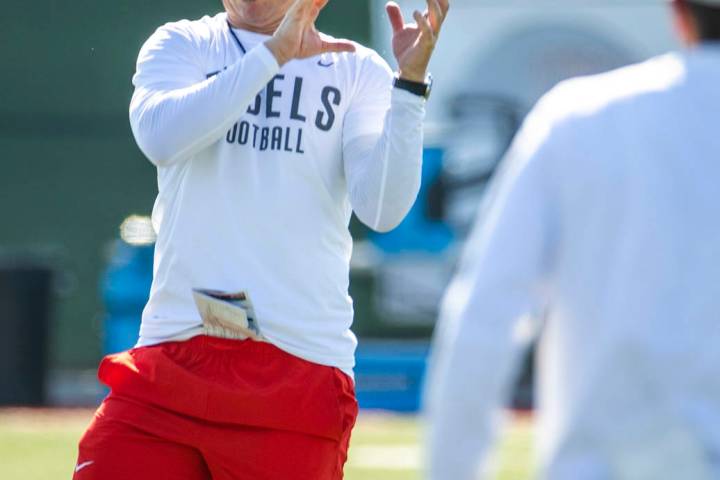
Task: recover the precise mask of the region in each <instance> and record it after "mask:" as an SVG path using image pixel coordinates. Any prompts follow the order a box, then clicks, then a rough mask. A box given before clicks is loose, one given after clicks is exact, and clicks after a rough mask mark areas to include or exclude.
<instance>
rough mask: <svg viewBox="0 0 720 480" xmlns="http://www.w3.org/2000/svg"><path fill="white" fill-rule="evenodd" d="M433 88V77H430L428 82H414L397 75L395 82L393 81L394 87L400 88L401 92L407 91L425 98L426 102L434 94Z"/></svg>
mask: <svg viewBox="0 0 720 480" xmlns="http://www.w3.org/2000/svg"><path fill="white" fill-rule="evenodd" d="M432 86H433V78H432V75H428V77H427V81H425V82H412V81H410V80H404V79H402V78H400V77H399V76H397V75H396V76H395V80H393V87H395V88H399V89H400V90H405V91H407V92H410V93H412V94H414V95H417V96H418V97H423V98H425V100H427V99H428V98H430V94H431V93H432Z"/></svg>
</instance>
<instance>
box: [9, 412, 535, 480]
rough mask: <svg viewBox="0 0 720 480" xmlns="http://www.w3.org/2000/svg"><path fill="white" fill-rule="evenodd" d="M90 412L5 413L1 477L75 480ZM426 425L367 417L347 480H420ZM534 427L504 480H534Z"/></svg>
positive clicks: (516, 439) (508, 455)
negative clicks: (422, 427)
mask: <svg viewBox="0 0 720 480" xmlns="http://www.w3.org/2000/svg"><path fill="white" fill-rule="evenodd" d="M91 415H92V412H91V411H89V410H0V479H2V480H64V479H70V478H71V476H72V474H71V471H72V468H73V466H74V462H75V455H76V443H77V440H78V438H79V436H80V434H81V433H82V431H83V429H84V428H85V426H86V425H87V423H88V421H89V418H90V416H91ZM420 435H421V432H420V425H419V422H418V421H417V419H415V418H414V417H407V416H393V415H378V414H362V415H361V416H360V418H359V419H358V424H357V427H356V429H355V431H354V433H353V441H352V443H351V447H350V459H349V461H348V464H347V467H346V469H345V472H346V475H345V478H346V479H347V480H391V479H392V480H412V479H420V478H421V476H420V471H419V467H420V465H421V464H422V452H421V449H420V443H419V439H420ZM530 435H531V432H530V424H529V422H528V421H527V420H519V421H517V422H515V423H514V424H513V425H511V427H510V428H509V429H508V431H507V432H505V435H504V440H503V445H502V448H501V449H500V453H499V455H500V458H499V461H500V464H501V472H500V476H499V478H500V479H501V480H521V479H527V478H530V475H531V466H530V461H529V459H530V443H531V438H530Z"/></svg>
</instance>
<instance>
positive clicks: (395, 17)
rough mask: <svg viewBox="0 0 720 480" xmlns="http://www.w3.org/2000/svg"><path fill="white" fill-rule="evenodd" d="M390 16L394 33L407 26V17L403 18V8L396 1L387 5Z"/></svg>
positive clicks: (386, 8)
mask: <svg viewBox="0 0 720 480" xmlns="http://www.w3.org/2000/svg"><path fill="white" fill-rule="evenodd" d="M385 10H386V11H387V14H388V18H389V19H390V25H392V29H393V33H398V32H401V31H402V30H403V29H404V28H405V19H404V18H403V14H402V10H400V6H399V5H398V4H397V3H395V2H388V4H387V5H385Z"/></svg>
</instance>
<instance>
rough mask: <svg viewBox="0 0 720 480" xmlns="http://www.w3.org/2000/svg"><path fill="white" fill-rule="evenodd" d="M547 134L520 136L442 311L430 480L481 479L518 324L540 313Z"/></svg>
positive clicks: (547, 235) (543, 123)
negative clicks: (450, 479)
mask: <svg viewBox="0 0 720 480" xmlns="http://www.w3.org/2000/svg"><path fill="white" fill-rule="evenodd" d="M547 125H548V124H547V120H546V119H542V118H537V116H535V118H529V119H528V121H527V122H526V124H525V126H524V127H523V130H522V131H521V133H520V134H519V135H518V138H517V139H516V141H515V143H514V145H513V147H512V148H511V150H510V152H509V154H508V156H507V158H506V159H505V160H504V162H503V164H502V166H501V169H500V171H499V172H498V175H497V177H496V179H495V180H494V181H493V186H492V190H491V193H490V194H489V196H488V198H487V200H486V204H485V205H484V208H481V209H480V213H479V222H478V224H477V225H476V227H475V229H474V231H473V233H472V234H471V236H470V238H469V240H468V243H467V245H466V249H465V252H464V256H463V258H462V260H461V263H460V266H459V271H458V273H457V275H456V277H455V279H454V280H453V282H452V283H451V285H450V287H449V289H448V291H447V293H446V295H445V298H444V301H443V305H442V308H441V315H440V321H439V324H438V328H437V332H436V335H435V340H434V346H433V347H434V348H433V354H432V360H431V365H430V371H429V375H428V380H427V391H426V405H425V408H426V413H427V414H428V420H429V429H428V439H427V448H428V456H429V472H428V473H429V478H430V479H431V480H447V479H449V478H452V479H453V480H473V479H476V478H479V475H480V474H481V472H483V473H486V471H487V470H486V469H487V468H488V467H489V464H488V462H487V460H488V455H487V454H488V451H489V449H490V447H491V445H492V441H493V438H494V435H495V430H496V420H497V416H498V415H497V414H499V413H500V411H501V410H500V409H501V408H502V406H503V405H504V404H505V402H506V401H507V400H508V399H509V394H510V390H511V388H512V386H513V384H514V380H515V377H516V373H517V369H518V366H519V363H520V362H519V360H520V359H521V353H522V352H523V350H524V348H523V347H524V346H525V345H526V344H527V343H528V341H527V340H528V338H520V336H519V335H518V334H519V333H520V328H519V327H521V326H524V325H523V322H522V321H521V320H523V319H529V318H531V317H533V316H534V315H535V314H538V313H540V311H541V309H542V308H544V305H543V301H544V290H543V289H544V287H545V286H546V285H545V280H546V272H547V270H548V265H549V262H550V261H551V256H552V252H551V249H552V244H553V241H552V235H553V228H554V227H553V225H552V218H553V216H552V211H551V206H552V198H551V192H550V191H549V188H548V186H547V176H549V175H550V173H549V172H548V171H547V169H546V165H544V164H545V160H547V158H549V153H548V151H547V148H546V144H545V143H546V142H545V140H546V138H545V137H546V136H547V134H548V126H547ZM534 318H535V319H537V316H535V317H534ZM526 337H527V335H526Z"/></svg>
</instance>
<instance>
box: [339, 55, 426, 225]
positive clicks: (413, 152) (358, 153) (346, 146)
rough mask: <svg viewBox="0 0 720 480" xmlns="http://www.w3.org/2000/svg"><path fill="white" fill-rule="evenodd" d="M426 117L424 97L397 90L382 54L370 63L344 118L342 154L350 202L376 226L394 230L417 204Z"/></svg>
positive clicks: (368, 61) (364, 220)
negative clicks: (381, 56)
mask: <svg viewBox="0 0 720 480" xmlns="http://www.w3.org/2000/svg"><path fill="white" fill-rule="evenodd" d="M388 105H390V108H389V109H388ZM424 117H425V99H424V98H422V97H420V96H417V95H413V94H412V93H409V92H405V91H402V90H398V89H394V88H392V72H391V71H390V68H389V67H388V66H387V64H386V63H385V62H384V61H383V60H381V59H380V58H379V57H376V56H373V57H370V58H369V59H367V60H366V61H365V65H364V70H363V71H362V72H361V73H360V85H359V86H358V90H357V92H356V95H355V98H354V99H353V103H352V105H351V106H350V108H349V110H348V113H347V115H346V117H345V124H344V132H343V158H344V167H345V177H346V179H347V183H348V191H349V195H350V204H351V205H352V208H353V210H354V211H355V214H356V215H357V217H358V218H359V219H360V220H361V221H362V222H363V223H364V224H365V225H367V226H368V227H370V228H372V229H373V230H376V231H379V232H387V231H390V230H392V229H393V228H395V227H396V226H398V225H399V224H400V222H402V220H403V219H404V218H405V216H406V215H407V213H408V212H409V211H410V208H411V207H412V206H413V204H414V203H415V199H416V198H417V194H418V192H419V190H420V181H421V176H422V154H423V120H424Z"/></svg>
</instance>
